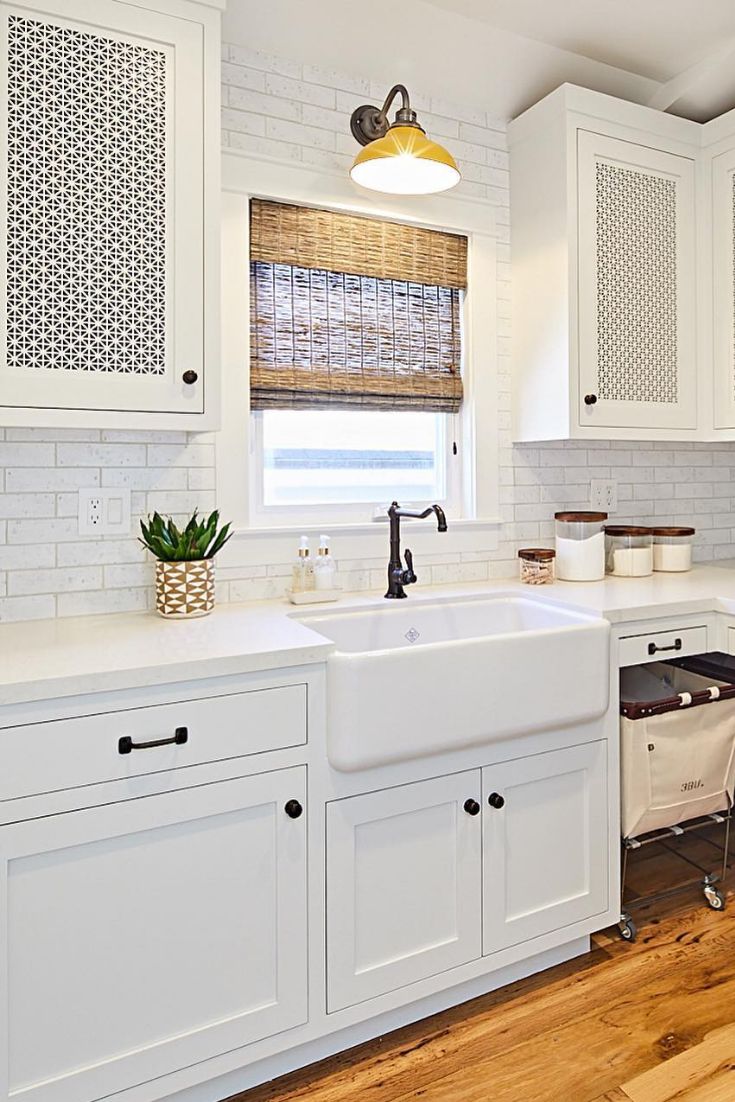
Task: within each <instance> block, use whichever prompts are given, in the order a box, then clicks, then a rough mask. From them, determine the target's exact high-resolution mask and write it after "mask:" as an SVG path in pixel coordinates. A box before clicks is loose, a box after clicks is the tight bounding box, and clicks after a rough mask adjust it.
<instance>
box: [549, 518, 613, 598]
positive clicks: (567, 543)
mask: <svg viewBox="0 0 735 1102" xmlns="http://www.w3.org/2000/svg"><path fill="white" fill-rule="evenodd" d="M554 520H555V521H556V576H557V578H559V579H560V580H561V579H563V580H564V581H567V582H598V581H600V580H601V579H602V578H604V577H605V533H604V532H603V530H602V526H603V524H604V522H605V521H606V520H607V513H592V512H561V513H554Z"/></svg>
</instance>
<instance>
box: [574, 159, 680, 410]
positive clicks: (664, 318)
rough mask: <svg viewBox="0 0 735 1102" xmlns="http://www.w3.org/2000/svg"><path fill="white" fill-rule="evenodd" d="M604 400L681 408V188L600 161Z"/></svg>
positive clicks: (601, 386)
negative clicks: (678, 250)
mask: <svg viewBox="0 0 735 1102" xmlns="http://www.w3.org/2000/svg"><path fill="white" fill-rule="evenodd" d="M595 200H596V212H595V214H596V240H597V371H598V394H599V397H600V398H602V399H607V400H609V401H617V402H661V403H676V402H677V400H678V371H677V256H676V243H677V242H676V239H677V225H676V205H677V190H676V181H674V180H669V179H666V178H665V177H663V176H656V175H653V174H648V173H645V172H636V171H635V170H633V169H629V168H622V167H620V166H618V165H612V164H606V163H605V162H602V161H600V162H598V163H597V165H596V178H595Z"/></svg>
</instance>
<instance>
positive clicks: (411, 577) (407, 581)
mask: <svg viewBox="0 0 735 1102" xmlns="http://www.w3.org/2000/svg"><path fill="white" fill-rule="evenodd" d="M417 580H418V579H417V578H416V575H415V574H414V572H413V555H412V554H411V552H410V551H409V549H408V548H406V570H405V573H404V578H403V584H404V585H413V583H414V582H415V581H417Z"/></svg>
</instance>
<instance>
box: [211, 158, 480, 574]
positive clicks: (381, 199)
mask: <svg viewBox="0 0 735 1102" xmlns="http://www.w3.org/2000/svg"><path fill="white" fill-rule="evenodd" d="M222 170H223V171H222V175H223V189H224V194H223V196H222V429H221V431H220V433H218V436H217V449H216V450H217V460H216V477H217V499H218V507H219V509H220V511H221V512H222V515H223V516H224V517H226V518H228V519H232V521H233V526H234V529H235V533H236V536H237V535H240V536H257V537H260V538H259V539H258V540H257V541H256V542H257V543H259V544H260V543H261V542H262V540H266V541H267V540H268V538H269V537H273V538H275V537H278V536H279V535H280V536H288V537H289V539H290V537H291V536H292V535H293V533H295V532H307V533H316V532H319V531H320V530H322V529H323V528H324V527H325V525H328V526H329V530H330V531H331V532H339V533H341V534H342V535H343V536H350V535H352V536H355V537H364V536H367V535H369V534H371V535H374V536H376V537H379V541H380V546H381V548H382V544H383V543H384V541H385V535H384V533H382V529H381V528H380V526H379V525H377V524H376V523H375V522H364V521H363V522H360V523H346V524H339V523H334V522H332V521H330V520H329V518H328V517H326V518H325V520H324V521H322V522H314V523H313V524H311V525H309V524H306V525H304V524H303V523H299V521H298V520H297V519H294V522H293V523H292V524H291V523H289V524H288V525H283V524H278V525H269V526H267V527H266V526H254V525H253V524H252V520H251V516H252V514H251V503H250V495H251V484H250V482H251V480H250V448H251V441H250V395H249V385H248V370H249V351H250V334H249V328H250V326H249V318H250V304H249V260H248V258H249V255H250V246H249V203H250V199H251V198H253V197H257V198H265V199H275V200H281V201H283V202H290V203H299V204H303V205H306V206H324V207H329V208H332V209H335V210H345V211H351V212H355V213H359V214H368V215H371V216H373V217H377V218H386V219H398V220H401V221H405V222H412V223H416V224H418V225H423V226H427V227H428V228H431V229H439V230H448V231H451V232H456V233H462V234H465V235H466V236H467V238H468V258H467V266H468V290H467V294H466V296H465V313H464V324H465V332H464V357H463V381H464V387H465V401H464V402H463V404H462V412H461V418H462V432H461V442H460V446H461V448H462V452H463V454H462V470H463V481H464V485H463V488H462V517H461V518H454V519H453V520H452V518H451V517H450V518H449V520H450V530H454V531H456V530H457V528H458V527H459V528H460V529H462V530H464V535H465V536H466V537H470V533H471V532H475V531H476V530H477V529H483V530H484V529H495V528H497V527H498V526H499V525H500V523H501V520H500V518H499V515H498V514H499V503H498V499H499V482H498V428H499V425H498V412H497V353H496V255H495V254H496V249H495V214H494V211H493V208H492V206H491V205H490V204H488V203H486V202H482V201H480V200H477V201H473V200H468V199H462V198H455V197H452V196H451V195H434V196H427V197H423V198H421V199H417V198H408V199H404V198H401V197H399V196H389V195H378V194H376V195H372V194H371V193H367V192H362V191H359V189H357V188H356V187H355V185H354V184H352V183H351V181H350V180H349V178H348V177H347V175H346V174H345V176H344V177H341V176H338V175H333V174H331V173H330V174H328V173H325V172H319V171H316V170H313V169H310V168H308V167H307V166H304V165H297V164H293V165H284V164H283V163H281V162H276V161H271V160H268V159H265V158H253V157H250V156H244V155H241V154H235V153H229V152H227V153H225V154H223V162H222ZM421 527H422V528H423V527H424V525H421ZM234 542H235V541H233V543H234ZM370 542H372V541H370ZM414 542H416V541H415V540H414ZM455 542H456V541H455V540H454V539H452V540H451V543H452V544H453V545H454V544H455ZM460 542H461V543H462V544H464V543H465V540H464V539H462V540H460ZM376 546H377V542H376ZM360 547H361V555H362V557H364V556H365V555H366V554H369V551H368V549H367V548H366V547H365V543H364V540H362V541H361V544H360ZM458 549H459V548H458V547H454V546H453V547H452V548H451V550H458ZM467 549H468V550H471V549H474V547H473V546H472V547H471V546H470V545H469V544H468V545H467ZM263 550H264V549H263V548H261V549H260V550H259V551H255V550H254V561H261V562H262V558H261V557H260V556H261V554H262V552H263ZM446 550H447V551H450V547H446ZM230 557H231V556H230ZM356 557H359V556H357V555H356ZM248 559H249V556H246V559H244V560H243V563H244V562H245V561H247V560H248Z"/></svg>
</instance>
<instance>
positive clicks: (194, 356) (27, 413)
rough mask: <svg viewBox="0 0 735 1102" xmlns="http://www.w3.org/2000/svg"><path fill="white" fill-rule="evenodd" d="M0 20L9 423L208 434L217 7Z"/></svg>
mask: <svg viewBox="0 0 735 1102" xmlns="http://www.w3.org/2000/svg"><path fill="white" fill-rule="evenodd" d="M216 6H219V5H216ZM156 8H158V9H159V10H156ZM0 17H1V18H0V51H1V52H2V55H3V65H2V73H3V78H2V79H3V83H4V88H3V94H2V96H1V97H0V99H1V100H2V117H1V118H0V124H1V130H2V145H3V151H2V157H3V163H4V168H6V169H7V171H3V173H2V174H0V209H1V210H2V218H1V219H0V222H1V224H2V226H3V235H2V236H3V262H2V265H1V266H0V300H1V301H0V306H1V307H2V309H1V310H0V313H1V314H2V317H3V319H4V325H3V330H2V340H1V342H0V423H3V424H48V425H92V424H93V425H95V426H97V427H99V426H100V425H102V426H125V427H150V428H181V427H183V428H210V427H214V425H215V424H216V417H217V410H216V404H215V398H216V395H215V389H216V388H215V386H214V384H215V381H216V380H215V378H214V374H213V372H214V370H215V367H216V360H217V354H216V347H217V345H216V340H217V333H216V330H217V310H216V296H217V286H216V276H215V273H216V271H217V256H216V252H213V250H215V249H216V241H217V239H218V231H217V209H218V208H217V203H218V190H219V187H218V162H219V155H220V153H219V121H218V118H217V112H218V98H219V12H218V11H216V10H214V9H213V7H212V6H209V5H208V4H207V3H206V2H205V3H203V4H190V3H187V4H185V5H184V4H179V3H177V0H171V2H164V0H161V2H160V3H156V0H153V2H152V3H151V4H150V5H147V6H146V7H142V6H140V5H138V4H136V3H126V2H121V0H95V3H94V4H90V3H89V2H88V0H44V3H43V4H42V5H41V4H38V3H37V2H36V4H34V3H32V2H31V0H17V2H16V3H13V4H8V3H0Z"/></svg>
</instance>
